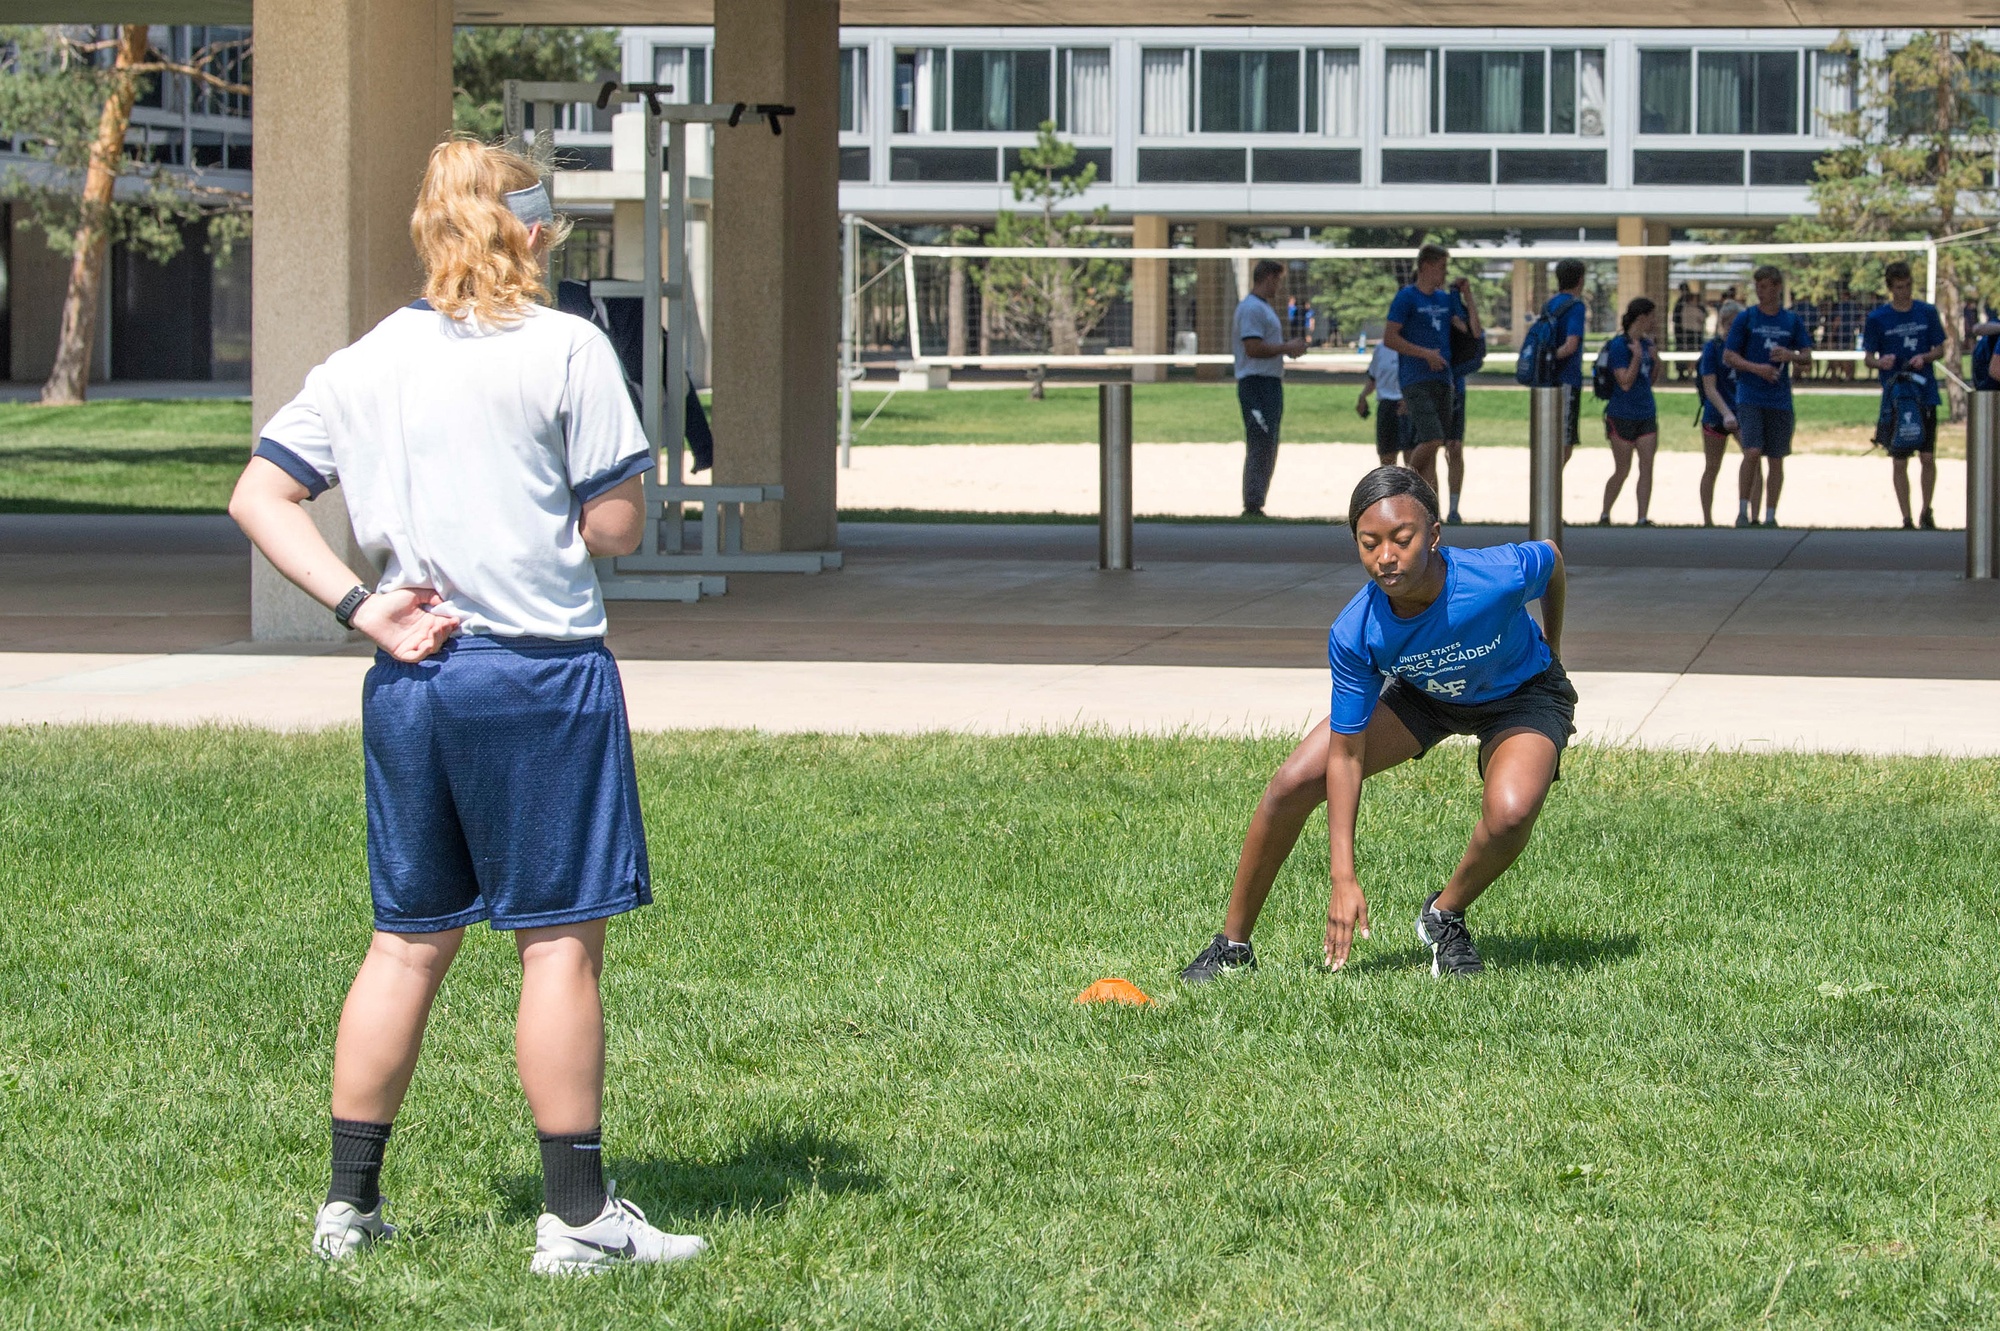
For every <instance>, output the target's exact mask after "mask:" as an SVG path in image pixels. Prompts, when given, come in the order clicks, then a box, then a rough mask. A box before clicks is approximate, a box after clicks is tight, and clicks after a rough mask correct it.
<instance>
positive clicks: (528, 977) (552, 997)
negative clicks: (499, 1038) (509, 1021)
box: [514, 920, 604, 1133]
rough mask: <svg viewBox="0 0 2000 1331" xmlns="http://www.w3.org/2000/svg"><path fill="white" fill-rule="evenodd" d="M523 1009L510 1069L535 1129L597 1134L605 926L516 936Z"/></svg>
mask: <svg viewBox="0 0 2000 1331" xmlns="http://www.w3.org/2000/svg"><path fill="white" fill-rule="evenodd" d="M514 945H515V947H516V948H517V949H519V951H520V954H521V1008H520V1013H519V1015H518V1017H517V1018H516V1021H515V1025H514V1064H515V1067H516V1068H518V1069H519V1071H520V1074H521V1089H522V1090H523V1091H524V1092H526V1093H527V1097H528V1109H529V1110H530V1112H532V1113H533V1114H534V1116H535V1127H536V1129H537V1130H538V1131H541V1132H546V1133H576V1132H595V1131H597V1129H598V1126H599V1119H600V1118H601V1117H602V1113H603V1107H604V1005H603V1003H602V1001H601V1000H600V998H599V997H598V988H597V983H598V977H599V976H601V975H602V974H603V973H604V921H603V920H586V921H584V922H583V923H581V924H562V925H552V926H549V927H546V928H541V929H517V930H515V931H514Z"/></svg>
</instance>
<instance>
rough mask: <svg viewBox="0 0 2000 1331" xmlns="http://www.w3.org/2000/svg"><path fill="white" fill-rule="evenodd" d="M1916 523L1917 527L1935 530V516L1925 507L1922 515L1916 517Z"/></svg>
mask: <svg viewBox="0 0 2000 1331" xmlns="http://www.w3.org/2000/svg"><path fill="white" fill-rule="evenodd" d="M1917 525H1918V526H1919V527H1922V528H1923V529H1924V530H1925V531H1936V530H1937V516H1936V515H1935V514H1933V513H1932V512H1931V511H1930V510H1929V509H1925V510H1924V515H1923V516H1922V517H1921V518H1918V519H1917Z"/></svg>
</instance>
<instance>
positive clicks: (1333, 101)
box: [1319, 51, 1361, 139]
mask: <svg viewBox="0 0 2000 1331" xmlns="http://www.w3.org/2000/svg"><path fill="white" fill-rule="evenodd" d="M1319 56H1320V65H1319V79H1320V83H1319V108H1320V110H1319V114H1320V125H1319V129H1320V132H1321V133H1322V134H1325V135H1327V136H1328V137H1330V138H1336V139H1358V138H1360V137H1361V52H1359V51H1321V52H1320V53H1319Z"/></svg>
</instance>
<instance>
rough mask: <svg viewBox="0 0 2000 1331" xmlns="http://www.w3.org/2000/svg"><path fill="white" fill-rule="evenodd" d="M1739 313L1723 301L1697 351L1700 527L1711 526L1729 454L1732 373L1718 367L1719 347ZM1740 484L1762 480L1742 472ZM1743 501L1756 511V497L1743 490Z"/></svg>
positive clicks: (1733, 400)
mask: <svg viewBox="0 0 2000 1331" xmlns="http://www.w3.org/2000/svg"><path fill="white" fill-rule="evenodd" d="M1741 313H1743V307H1742V306H1741V305H1740V304H1738V303H1737V302H1735V301H1733V300H1725V301H1723V302H1722V304H1721V305H1720V306H1718V307H1717V308H1716V311H1715V336H1714V337H1711V338H1710V339H1708V342H1707V344H1706V345H1704V346H1703V347H1702V349H1701V359H1700V360H1698V361H1696V362H1695V367H1694V372H1695V382H1696V383H1697V384H1699V385H1700V393H1701V453H1702V465H1701V525H1702V526H1704V527H1713V526H1714V525H1715V481H1716V478H1717V477H1718V476H1720V475H1721V474H1722V459H1723V458H1724V456H1726V455H1727V454H1728V452H1729V436H1730V435H1732V434H1735V433H1736V371H1734V370H1732V369H1730V368H1729V367H1728V366H1727V365H1724V364H1723V363H1722V349H1723V344H1724V343H1725V342H1727V341H1728V339H1729V328H1730V325H1732V324H1734V323H1735V322H1736V316H1737V315H1739V314H1741ZM1744 472H1745V475H1744V476H1743V477H1742V478H1741V480H1740V483H1741V484H1742V485H1744V486H1746V487H1747V486H1749V485H1753V484H1757V483H1759V482H1761V480H1762V477H1761V476H1760V475H1759V474H1758V473H1757V472H1756V471H1755V470H1754V469H1751V468H1747V467H1746V468H1745V469H1744ZM1744 498H1746V499H1748V500H1749V505H1748V506H1749V507H1750V508H1753V509H1754V508H1756V507H1757V495H1756V494H1755V493H1753V492H1749V491H1747V490H1746V493H1745V495H1744ZM1738 521H1739V525H1742V526H1746V527H1747V526H1749V525H1750V524H1749V522H1748V521H1747V520H1744V519H1740V518H1739V520H1738Z"/></svg>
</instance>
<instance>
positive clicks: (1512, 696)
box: [1181, 467, 1576, 984]
mask: <svg viewBox="0 0 2000 1331" xmlns="http://www.w3.org/2000/svg"><path fill="white" fill-rule="evenodd" d="M1347 524H1348V529H1349V530H1350V531H1351V532H1352V533H1353V535H1354V540H1355V546H1356V549H1357V551H1358V553H1359V554H1360V556H1361V567H1362V568H1363V569H1365V570H1366V571H1367V573H1368V583H1367V585H1366V586H1364V587H1362V589H1361V590H1360V591H1358V592H1356V593H1355V594H1354V598H1353V599H1352V600H1350V601H1349V602H1348V603H1347V607H1346V609H1344V610H1342V611H1341V612H1340V617H1339V618H1338V619H1336V620H1335V621H1334V624H1333V629H1332V631H1331V632H1330V633H1329V634H1328V635H1327V660H1328V664H1329V666H1330V668H1331V670H1332V674H1333V706H1332V710H1331V713H1330V714H1329V716H1328V717H1327V719H1326V720H1325V721H1323V722H1321V723H1320V724H1319V725H1317V726H1315V727H1313V729H1312V730H1311V732H1309V733H1308V734H1307V735H1306V737H1305V739H1303V740H1302V741H1300V743H1299V745H1298V747H1297V748H1295V749H1293V750H1292V752H1291V756H1290V757H1288V758H1286V759H1285V761H1284V763H1283V764H1282V765H1280V766H1279V768H1278V771H1277V773H1276V774H1275V775H1274V776H1272V778H1271V780H1270V783H1269V784H1268V785H1266V786H1265V787H1264V795H1263V798H1262V799H1261V800H1260V801H1259V802H1258V804H1257V812H1256V814H1255V815H1254V816H1253V817H1252V818H1251V821H1250V831H1249V834H1248V835H1247V836H1245V838H1244V840H1243V851H1242V854H1241V855H1240V856H1239V857H1238V860H1237V864H1236V880H1235V885H1234V887H1233V888H1232V889H1231V891H1230V895H1229V910H1228V914H1227V915H1226V916H1225V917H1224V920H1223V928H1222V932H1221V933H1219V934H1217V935H1216V936H1215V938H1214V939H1213V941H1211V942H1210V943H1209V945H1208V946H1207V947H1206V948H1205V949H1203V950H1202V953H1201V955H1200V956H1198V957H1196V958H1195V959H1194V961H1193V962H1192V963H1190V964H1189V965H1188V967H1187V968H1186V969H1185V970H1183V971H1182V972H1181V978H1182V979H1183V980H1185V981H1187V982H1189V983H1191V984H1194V983H1200V982H1201V981H1204V980H1208V979H1212V978H1213V977H1214V976H1216V975H1219V974H1221V973H1223V972H1225V971H1230V970H1235V969H1237V968H1239V967H1250V966H1255V965H1256V964H1257V959H1256V954H1255V953H1254V952H1253V951H1252V949H1251V946H1250V934H1251V931H1252V930H1253V929H1254V928H1255V927H1256V924H1257V916H1258V914H1259V913H1260V912H1261V911H1262V910H1263V908H1264V900H1265V898H1266V897H1267V896H1269V894H1270V891H1271V885H1272V883H1273V882H1275V881H1276V880H1277V877H1278V870H1279V869H1280V868H1281V867H1282V866H1283V864H1284V862H1285V858H1286V856H1288V855H1290V854H1291V851H1292V847H1293V845H1294V844H1295V843H1296V842H1297V841H1298V838H1299V833H1300V832H1301V831H1302V830H1303V829H1304V828H1305V825H1306V820H1307V819H1308V818H1309V817H1311V816H1312V813H1313V810H1315V809H1317V808H1318V807H1319V806H1320V804H1321V803H1322V802H1324V803H1325V804H1326V805H1327V825H1328V830H1329V832H1330V835H1331V856H1332V858H1331V871H1332V883H1333V891H1332V897H1331V900H1330V901H1329V902H1328V905H1327V915H1326V933H1325V937H1324V939H1323V941H1322V943H1321V953H1322V955H1323V957H1324V958H1325V960H1326V964H1327V965H1328V966H1330V967H1332V968H1333V969H1335V970H1338V969H1340V968H1341V967H1342V966H1344V965H1345V964H1346V963H1347V958H1348V953H1349V949H1350V948H1351V947H1352V945H1353V940H1354V935H1355V934H1356V933H1357V932H1358V933H1359V934H1360V935H1361V936H1362V937H1363V938H1366V937H1368V902H1367V899H1366V897H1365V896H1364V895H1363V893H1362V890H1361V882H1360V879H1359V877H1358V876H1357V874H1356V872H1355V865H1354V836H1355V816H1356V813H1357V812H1358V810H1359V807H1360V803H1361V784H1362V782H1363V781H1365V780H1367V779H1368V778H1369V777H1371V776H1374V775H1376V774H1377V773H1379V772H1384V771H1387V770H1388V769H1389V768H1391V767H1394V766H1396V765H1397V764H1399V763H1403V762H1408V761H1410V760H1412V759H1416V758H1421V757H1423V756H1424V754H1425V753H1426V752H1427V751H1428V750H1429V749H1430V748H1431V747H1432V746H1433V745H1435V744H1437V743H1438V742H1439V741H1440V740H1442V739H1444V738H1445V737H1446V736H1447V735H1475V736H1477V737H1478V740H1479V759H1478V763H1479V772H1480V775H1481V777H1482V779H1483V781H1484V784H1485V794H1484V796H1483V797H1482V799H1481V802H1480V815H1479V821H1478V823H1477V824H1475V825H1474V827H1473V829H1472V839H1471V842H1470V844H1468V845H1467V846H1466V848H1465V854H1464V856H1463V857H1462V858H1461V859H1460V860H1459V862H1458V867H1457V868H1456V869H1454V870H1453V871H1452V874H1451V877H1450V878H1449V879H1447V880H1446V882H1445V884H1444V887H1443V888H1442V889H1441V890H1439V891H1435V892H1431V893H1429V894H1428V895H1427V896H1426V897H1425V898H1424V904H1423V909H1422V910H1421V912H1420V913H1419V914H1418V916H1417V936H1418V937H1419V938H1420V939H1422V940H1423V941H1424V942H1425V943H1426V944H1427V945H1429V947H1430V949H1431V974H1432V975H1435V976H1447V975H1450V976H1466V975H1476V974H1478V973H1479V971H1480V970H1481V969H1483V966H1482V963H1481V962H1480V959H1479V950H1478V948H1477V947H1475V946H1474V945H1473V942H1472V935H1471V934H1470V933H1469V932H1468V931H1467V929H1466V923H1465V913H1466V908H1467V907H1469V906H1470V905H1471V904H1472V903H1473V901H1474V900H1475V899H1477V898H1478V896H1479V894H1480V893H1481V892H1484V891H1485V890H1486V889H1487V888H1488V887H1489V886H1491V885H1492V883H1493V882H1494V880H1495V879H1497V878H1499V876H1500V875H1501V874H1502V873H1504V872H1506V870H1507V867H1508V866H1509V865H1511V864H1512V863H1513V862H1514V860H1515V859H1516V857H1518V856H1519V855H1520V853H1521V852H1522V850H1524V849H1525V848H1526V847H1527V844H1528V839H1529V837H1530V836H1531V835H1532V834H1533V832H1534V827H1535V819H1536V818H1537V817H1538V816H1539V815H1540V813H1541V810H1542V803H1543V801H1544V800H1546V799H1547V798H1548V794H1549V787H1550V785H1551V783H1553V782H1554V781H1555V780H1556V778H1557V776H1558V775H1559V771H1560V767H1561V762H1562V752H1563V749H1564V748H1565V747H1567V746H1568V744H1569V738H1570V736H1571V735H1572V734H1574V733H1575V732H1576V724H1575V715H1576V690H1575V689H1574V688H1572V687H1571V686H1570V682H1569V677H1568V676H1567V675H1566V674H1564V672H1563V668H1562V661H1561V659H1560V653H1561V647H1562V629H1563V605H1564V600H1565V594H1566V589H1567V586H1568V583H1567V580H1566V578H1565V575H1564V572H1563V561H1562V554H1561V552H1560V551H1558V550H1557V549H1556V547H1555V546H1554V545H1553V544H1551V543H1550V542H1547V541H1529V542H1527V543H1526V544H1522V545H1497V546H1492V547H1490V548H1487V549H1464V550H1461V549H1447V548H1445V547H1444V546H1443V545H1442V544H1440V542H1441V540H1442V538H1443V535H1444V524H1443V522H1441V521H1440V520H1439V517H1438V502H1437V492H1436V491H1434V490H1432V489H1431V487H1430V486H1429V485H1427V484H1425V483H1424V479H1423V477H1421V476H1419V475H1417V473H1415V472H1414V471H1411V470H1410V469H1409V468H1407V467H1378V468H1376V469H1375V470H1374V471H1371V472H1369V473H1368V474H1367V475H1366V476H1364V477H1362V479H1361V483H1360V484H1359V485H1357V486H1356V487H1355V489H1354V497H1353V499H1352V501H1351V502H1350V503H1349V506H1348V515H1347ZM1535 600H1539V601H1540V602H1541V603H1542V625H1540V626H1538V625H1537V624H1536V623H1535V621H1534V619H1533V618H1532V617H1531V616H1530V615H1529V614H1528V610H1527V606H1528V603H1529V602H1530V601H1535Z"/></svg>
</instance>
